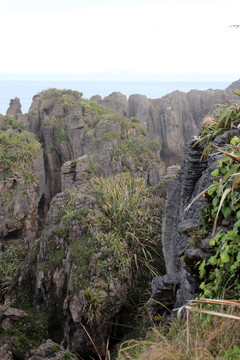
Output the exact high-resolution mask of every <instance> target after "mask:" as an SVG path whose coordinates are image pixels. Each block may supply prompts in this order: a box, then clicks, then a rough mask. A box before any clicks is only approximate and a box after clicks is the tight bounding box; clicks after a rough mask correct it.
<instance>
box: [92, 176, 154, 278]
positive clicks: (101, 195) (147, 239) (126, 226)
mask: <svg viewBox="0 0 240 360" xmlns="http://www.w3.org/2000/svg"><path fill="white" fill-rule="evenodd" d="M92 187H93V189H92V192H93V194H94V195H95V196H96V198H97V200H98V205H99V208H100V213H99V214H98V216H97V217H96V218H95V221H96V223H97V224H98V228H99V231H100V232H101V233H105V234H108V237H109V236H110V235H109V234H112V236H113V237H114V238H115V239H118V242H120V244H119V249H121V252H122V256H120V258H124V256H125V259H127V258H128V259H129V260H131V261H132V263H133V266H134V267H135V268H136V270H138V269H139V268H142V269H143V268H144V267H145V268H147V269H148V271H152V272H153V273H154V272H155V270H154V269H153V267H152V265H151V262H152V250H153V248H154V247H155V242H154V240H153V237H154V236H153V233H154V232H155V231H156V228H155V229H154V231H153V230H152V228H151V226H152V223H153V222H154V220H155V218H154V216H153V213H152V211H151V210H152V209H151V208H150V204H149V203H148V201H147V197H148V196H149V193H148V190H147V187H146V185H145V181H144V180H143V179H137V178H134V177H133V176H132V175H131V174H129V173H125V174H121V175H117V176H114V177H109V178H106V179H103V178H101V179H94V181H93V183H92ZM150 234H151V235H150ZM155 235H156V233H155ZM108 237H107V238H108ZM115 246H116V244H115ZM125 261H126V260H125ZM119 265H120V266H121V264H119ZM123 265H124V266H125V263H124V264H123Z"/></svg>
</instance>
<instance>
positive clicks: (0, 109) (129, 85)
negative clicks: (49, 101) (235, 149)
mask: <svg viewBox="0 0 240 360" xmlns="http://www.w3.org/2000/svg"><path fill="white" fill-rule="evenodd" d="M229 85H230V82H216V81H209V82H206V81H196V82H194V81H176V82H174V81H56V80H54V81H0V113H1V114H4V115H5V114H6V111H7V109H8V107H9V102H10V99H14V98H15V97H18V98H20V101H21V104H22V112H23V113H26V112H28V110H29V107H30V105H31V102H32V98H33V96H34V95H36V94H37V93H39V92H41V91H43V90H46V89H49V88H57V89H71V90H77V91H80V92H82V93H83V97H84V98H86V99H90V97H91V96H93V95H100V96H101V97H102V98H103V97H104V96H107V95H109V94H111V93H112V92H114V91H120V92H121V93H122V94H124V95H126V96H127V97H129V95H131V94H142V95H146V96H147V97H148V98H151V99H158V98H161V97H162V96H164V95H166V94H168V93H171V92H173V91H175V90H180V91H184V92H188V91H190V90H193V89H197V90H207V89H222V90H223V89H225V88H226V87H228V86H229Z"/></svg>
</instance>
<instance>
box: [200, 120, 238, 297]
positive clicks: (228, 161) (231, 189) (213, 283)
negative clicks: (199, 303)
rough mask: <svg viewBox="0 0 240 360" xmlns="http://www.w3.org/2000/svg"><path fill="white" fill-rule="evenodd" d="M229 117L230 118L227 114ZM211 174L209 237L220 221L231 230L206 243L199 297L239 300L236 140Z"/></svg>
mask: <svg viewBox="0 0 240 360" xmlns="http://www.w3.org/2000/svg"><path fill="white" fill-rule="evenodd" d="M229 118H231V117H230V115H229ZM218 150H219V151H220V152H222V153H224V156H223V157H222V158H221V159H219V160H218V161H217V168H216V169H215V170H214V171H212V173H211V175H212V177H213V179H214V180H213V186H212V187H211V188H209V189H208V190H207V197H208V199H209V202H210V204H211V214H210V216H211V217H212V219H214V227H213V234H214V233H215V230H216V226H217V224H220V223H221V222H222V220H223V219H232V220H231V230H229V231H225V232H224V231H222V230H221V231H220V232H218V234H217V235H216V236H215V237H213V238H212V239H211V241H210V246H211V247H212V248H213V249H214V255H213V256H211V257H210V258H209V259H208V260H204V261H203V262H202V263H201V264H200V265H199V273H200V278H201V279H202V280H203V282H202V283H201V285H200V288H201V289H202V290H203V296H204V297H207V298H211V297H224V298H237V299H238V298H239V297H240V278H239V270H240V243H239V238H240V186H239V184H240V139H239V138H238V137H236V136H235V137H234V138H233V139H232V140H231V145H230V146H229V148H228V149H227V151H225V150H222V149H220V148H218Z"/></svg>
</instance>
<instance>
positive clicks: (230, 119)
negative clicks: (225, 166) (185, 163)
mask: <svg viewBox="0 0 240 360" xmlns="http://www.w3.org/2000/svg"><path fill="white" fill-rule="evenodd" d="M236 94H237V93H236ZM237 95H239V94H237ZM239 121H240V106H239V105H225V106H224V105H220V106H218V107H217V108H215V109H214V110H213V115H210V116H209V117H207V118H206V119H205V121H203V125H204V128H203V130H202V131H200V132H199V134H198V135H199V137H200V139H199V140H197V141H196V143H195V145H197V144H204V151H203V156H207V155H208V153H209V151H210V150H211V148H212V142H213V140H214V139H215V138H216V137H217V136H218V135H221V134H223V133H224V132H226V131H228V130H231V129H232V128H233V127H234V126H235V125H237V124H238V123H239Z"/></svg>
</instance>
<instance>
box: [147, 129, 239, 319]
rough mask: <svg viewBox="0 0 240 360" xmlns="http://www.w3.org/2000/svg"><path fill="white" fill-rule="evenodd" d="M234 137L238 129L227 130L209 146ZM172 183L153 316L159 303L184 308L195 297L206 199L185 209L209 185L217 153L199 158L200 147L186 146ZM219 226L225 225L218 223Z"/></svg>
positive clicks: (205, 253)
mask: <svg viewBox="0 0 240 360" xmlns="http://www.w3.org/2000/svg"><path fill="white" fill-rule="evenodd" d="M234 136H238V137H239V130H238V129H234V130H230V131H228V132H226V133H224V134H223V135H220V136H218V137H216V139H215V140H214V142H213V144H214V145H215V146H222V145H223V144H226V143H229V142H230V140H231V138H233V137H234ZM189 146H190V148H189V151H188V153H187V155H186V158H185V160H184V163H183V166H182V168H181V170H180V171H179V172H178V175H177V179H176V181H174V180H173V181H172V183H170V184H169V185H168V196H167V201H166V205H165V211H164V219H163V234H162V245H163V254H164V259H165V264H166V270H167V274H166V275H164V276H160V277H155V278H154V279H153V282H152V298H153V299H155V300H156V301H153V300H152V301H151V302H150V309H151V313H152V315H153V316H156V315H157V314H163V313H166V309H165V308H164V307H162V306H161V305H160V303H162V304H164V305H165V306H167V307H169V308H170V309H173V308H178V307H179V306H182V305H184V304H185V303H186V302H187V300H189V299H195V298H196V297H197V296H198V294H199V274H198V270H197V269H196V267H195V265H196V263H197V262H198V261H203V260H205V259H207V258H209V256H210V254H211V250H210V248H209V241H210V239H211V235H209V232H207V231H206V233H205V236H204V233H203V234H202V235H201V236H200V235H198V233H201V229H202V228H203V219H204V214H205V210H204V209H207V204H208V203H207V200H206V198H204V197H200V198H199V199H198V200H197V201H195V202H194V203H193V204H192V206H191V207H190V209H189V210H186V208H187V206H188V205H189V204H190V203H191V202H192V200H193V199H194V198H195V197H196V195H198V194H200V193H201V192H202V191H204V190H205V189H207V188H208V187H209V186H211V185H212V176H211V172H212V171H213V170H214V169H215V168H216V161H217V160H218V159H220V158H221V157H222V154H221V153H216V151H213V153H215V154H212V155H211V156H208V157H207V159H205V160H204V159H202V151H203V148H202V147H201V146H199V145H198V146H196V145H195V141H193V142H192V143H191V144H190V145H189ZM222 226H223V228H224V226H227V222H226V224H224V222H223V223H222Z"/></svg>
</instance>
